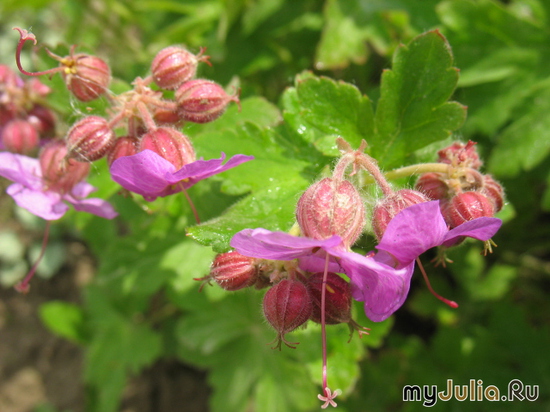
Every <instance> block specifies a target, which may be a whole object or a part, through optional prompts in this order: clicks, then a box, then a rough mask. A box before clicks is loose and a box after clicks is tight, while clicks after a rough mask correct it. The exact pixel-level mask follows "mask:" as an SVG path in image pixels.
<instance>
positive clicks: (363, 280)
mask: <svg viewBox="0 0 550 412" xmlns="http://www.w3.org/2000/svg"><path fill="white" fill-rule="evenodd" d="M329 253H330V254H332V255H333V256H337V257H339V258H340V265H341V266H342V267H343V269H344V272H345V273H346V275H347V276H348V277H349V278H350V281H351V290H352V296H353V298H354V299H355V300H357V301H359V302H365V304H364V308H365V314H366V315H367V317H368V318H369V319H370V320H372V321H373V322H382V321H383V320H385V319H387V318H388V317H390V316H391V314H392V313H393V312H395V311H396V310H397V309H399V308H400V307H401V305H403V303H404V302H405V299H406V298H407V295H408V293H409V288H410V283H411V277H412V275H413V272H414V261H413V262H412V263H410V264H409V265H407V266H404V267H402V268H399V269H397V268H394V267H392V266H389V265H388V264H386V262H391V261H393V258H392V257H391V256H387V253H386V252H384V251H381V252H378V253H377V254H376V255H373V256H363V255H360V254H358V253H354V252H347V251H343V250H331V251H329Z"/></svg>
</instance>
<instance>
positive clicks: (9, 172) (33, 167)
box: [0, 152, 42, 189]
mask: <svg viewBox="0 0 550 412" xmlns="http://www.w3.org/2000/svg"><path fill="white" fill-rule="evenodd" d="M0 176H3V177H5V178H6V179H9V180H11V181H12V182H15V183H20V184H22V185H23V186H26V187H29V188H34V189H41V188H42V171H41V170H40V163H39V162H38V159H34V158H32V157H28V156H23V155H19V154H15V153H10V152H0Z"/></svg>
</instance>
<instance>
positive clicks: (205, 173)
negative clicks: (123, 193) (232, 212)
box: [111, 149, 254, 201]
mask: <svg viewBox="0 0 550 412" xmlns="http://www.w3.org/2000/svg"><path fill="white" fill-rule="evenodd" d="M252 159H254V157H253V156H245V155H241V154H238V155H235V156H233V157H232V158H231V159H229V160H228V161H227V163H225V164H222V163H223V161H224V160H225V154H224V153H222V156H221V158H219V159H211V160H202V159H200V160H197V161H195V162H193V163H189V164H186V165H185V166H183V167H182V168H181V169H179V170H175V169H176V168H175V166H174V165H173V164H172V163H170V162H169V161H168V160H166V159H164V158H163V157H161V156H160V155H158V154H157V153H155V152H153V151H152V150H147V149H146V150H143V151H142V152H139V153H138V154H135V155H132V156H124V157H121V158H119V159H117V160H115V161H114V162H113V165H112V166H111V175H112V177H113V180H114V181H115V182H117V183H118V184H120V185H121V186H122V187H124V188H125V189H128V190H129V191H131V192H134V193H137V194H140V195H142V196H143V197H144V199H145V200H148V201H153V200H155V199H156V198H157V197H164V196H168V195H171V194H174V193H178V192H181V191H183V190H186V189H188V188H190V187H191V186H193V185H194V184H196V183H197V182H199V181H201V180H203V179H206V178H208V177H210V176H213V175H215V174H218V173H221V172H224V171H226V170H228V169H231V168H233V167H235V166H238V165H240V164H241V163H244V162H248V161H249V160H252Z"/></svg>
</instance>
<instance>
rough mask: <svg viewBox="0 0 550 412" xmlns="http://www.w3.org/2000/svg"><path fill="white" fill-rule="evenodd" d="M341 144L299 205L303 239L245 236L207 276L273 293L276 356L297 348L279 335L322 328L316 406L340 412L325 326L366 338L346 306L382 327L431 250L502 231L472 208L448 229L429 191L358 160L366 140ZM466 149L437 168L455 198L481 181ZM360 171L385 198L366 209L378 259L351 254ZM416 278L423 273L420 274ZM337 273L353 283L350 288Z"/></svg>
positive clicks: (268, 313) (447, 152)
mask: <svg viewBox="0 0 550 412" xmlns="http://www.w3.org/2000/svg"><path fill="white" fill-rule="evenodd" d="M337 143H338V145H339V147H340V150H341V151H342V156H341V158H340V160H339V161H338V163H337V164H336V166H335V168H334V171H333V174H332V176H331V177H328V178H324V179H322V180H320V181H318V182H316V183H314V184H313V185H312V186H311V187H310V188H309V189H307V190H306V191H305V193H304V194H303V195H302V196H301V198H300V199H299V201H298V204H297V209H296V221H297V224H298V226H299V229H300V230H299V233H300V236H295V235H293V234H290V233H284V232H272V231H269V230H266V229H262V228H256V229H245V230H242V231H240V232H238V233H237V234H235V235H234V237H233V238H232V240H231V246H232V247H233V248H234V249H235V250H234V251H232V252H228V253H226V254H222V255H219V256H218V257H217V258H216V260H215V262H214V264H213V266H212V272H211V274H210V276H209V278H210V279H214V280H215V281H216V282H218V284H220V286H222V287H224V288H226V289H228V290H236V289H240V288H244V287H249V286H253V285H254V286H256V287H257V288H261V287H266V286H267V287H269V290H268V291H267V293H266V294H265V297H264V302H263V307H264V314H265V317H266V319H267V321H268V322H269V323H270V324H271V325H272V326H273V328H274V329H275V330H276V331H277V345H276V347H278V348H280V347H281V342H284V343H285V344H287V345H288V346H290V347H295V346H294V345H295V344H294V343H289V342H288V341H287V340H286V339H285V338H284V335H285V334H286V333H287V332H290V331H292V330H294V329H296V328H297V327H299V326H301V325H303V324H305V323H306V322H307V320H308V319H311V320H313V321H315V322H318V323H320V324H321V327H322V336H323V355H324V356H323V359H324V367H323V393H322V394H321V395H319V399H321V400H322V401H324V404H323V408H326V407H328V406H329V405H332V406H336V404H335V402H334V397H335V396H336V394H337V392H338V391H336V392H332V391H331V390H330V389H329V387H328V385H327V376H326V335H325V325H327V324H336V323H348V324H349V325H350V327H351V328H352V330H354V329H356V330H358V331H359V333H360V335H361V334H362V333H366V332H364V331H363V330H362V329H361V328H360V327H359V326H358V325H357V324H356V323H355V322H354V321H353V320H352V319H351V311H350V308H351V306H350V305H351V298H353V299H355V300H357V301H360V302H364V309H365V313H366V315H367V317H368V318H369V319H371V320H372V321H375V322H380V321H383V320H385V319H387V318H388V317H389V316H390V315H391V314H392V313H394V312H395V311H396V310H397V309H399V307H401V306H402V305H403V303H404V301H405V299H406V297H407V295H408V292H409V288H410V282H411V278H412V275H413V272H414V269H415V263H416V262H419V260H418V258H419V256H420V255H421V254H422V253H424V252H426V251H427V250H429V249H431V248H433V247H439V246H440V247H451V246H453V245H456V244H458V243H460V242H461V241H462V240H463V239H464V238H466V237H471V238H474V239H478V240H481V241H484V242H488V241H489V240H490V239H491V237H492V236H493V235H494V234H495V233H496V232H497V231H498V229H499V228H500V226H501V221H500V219H497V218H495V217H493V216H494V213H495V212H496V210H497V208H496V207H492V208H491V209H490V210H487V211H484V213H483V214H480V213H478V212H477V205H472V206H469V207H468V206H465V208H466V209H468V208H471V209H472V210H471V211H470V213H463V214H462V216H464V219H463V220H462V221H455V222H453V224H450V223H449V222H448V220H447V219H446V217H445V214H444V211H445V210H447V209H446V208H447V207H448V206H447V205H446V203H445V200H444V199H443V198H437V200H432V199H433V194H432V193H431V192H430V191H428V190H424V189H425V188H422V189H423V190H422V191H419V190H412V189H401V190H397V191H395V190H394V189H393V188H392V187H391V186H390V184H389V183H388V181H387V179H386V177H385V176H384V175H383V174H382V173H381V171H380V170H379V168H378V166H377V164H376V161H375V160H374V159H372V158H371V157H370V156H368V155H367V154H365V153H364V149H365V147H366V143H365V142H363V143H362V145H361V147H360V148H359V149H358V150H352V149H351V147H350V146H349V144H347V142H345V141H344V140H343V139H338V141H337ZM472 148H473V144H472V143H468V144H466V145H462V144H460V143H456V144H454V145H453V146H451V147H449V148H447V149H444V150H442V151H440V152H439V154H440V161H439V163H438V164H436V165H437V167H436V168H435V170H437V172H438V173H441V172H440V170H442V169H443V168H445V170H446V171H447V172H448V175H444V174H443V173H441V178H440V181H441V182H444V183H445V184H446V185H447V186H446V187H448V188H449V189H448V190H447V192H446V193H447V196H450V195H449V193H450V191H451V189H450V188H452V187H455V189H454V190H455V191H456V192H455V193H459V192H458V186H456V181H458V182H460V183H461V185H462V186H460V187H462V188H466V187H467V186H465V185H467V184H468V182H470V179H469V176H476V177H477V176H478V175H479V176H481V177H480V179H483V175H480V173H479V171H478V170H477V169H478V168H479V166H480V163H479V159H477V161H476V160H475V156H476V155H477V154H475V151H474V150H473V149H472ZM447 160H448V162H447ZM415 168H416V170H423V171H426V170H428V168H427V167H426V165H424V167H418V165H415V167H410V168H409V169H407V170H406V171H407V172H410V171H411V170H413V169H415ZM348 169H351V172H350V173H349V175H348V172H347V170H348ZM359 170H364V171H366V172H368V173H369V174H370V175H371V177H372V179H373V180H374V181H375V182H376V184H377V185H378V187H379V189H380V191H381V193H382V197H381V198H380V199H379V201H377V202H376V203H375V205H374V207H373V209H372V211H371V215H372V222H371V227H372V230H373V232H374V235H375V237H376V238H377V240H378V244H377V246H376V250H375V251H372V252H369V253H367V254H360V253H356V252H354V251H352V250H351V247H352V246H353V245H354V243H355V242H356V241H357V239H358V238H359V236H360V235H361V234H362V233H363V232H364V231H365V230H366V214H367V213H366V208H365V204H364V201H363V196H362V195H361V193H360V192H359V190H358V189H357V188H356V186H355V185H354V184H353V183H352V180H351V176H353V175H354V174H356V173H357V172H358V171H359ZM401 172H403V171H401ZM348 176H349V178H348ZM424 176H425V174H423V175H422V176H421V177H420V182H421V181H422V179H425V177H424ZM445 176H447V177H445ZM443 179H447V180H443ZM455 180H456V181H455ZM492 182H494V180H493V181H492ZM472 184H474V183H472ZM494 185H495V187H494V188H493V190H488V189H487V186H483V185H482V186H480V189H479V190H478V191H477V192H476V193H482V194H483V195H484V196H488V198H490V195H491V193H493V192H497V193H500V194H502V189H501V188H500V185H498V183H496V182H494ZM420 187H421V185H420ZM468 189H471V187H468ZM484 190H485V191H484ZM455 196H456V195H455ZM445 199H447V198H445ZM501 201H502V198H501ZM489 211H490V213H489ZM422 273H423V275H425V273H424V271H423V270H422ZM339 274H341V275H345V276H346V277H347V278H349V283H348V282H345V281H344V279H343V278H342V277H341V276H340V275H339ZM425 279H426V281H427V283H428V287H429V288H430V290H431V291H432V293H434V295H435V296H436V297H437V298H439V299H441V300H442V301H444V302H445V303H447V304H448V305H450V306H451V307H457V306H458V305H457V304H456V303H455V302H452V301H449V300H447V299H445V298H443V297H441V296H439V295H437V294H436V293H435V292H433V290H432V289H431V286H430V284H429V282H428V280H427V277H426V276H425Z"/></svg>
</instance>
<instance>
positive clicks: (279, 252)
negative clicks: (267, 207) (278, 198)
mask: <svg viewBox="0 0 550 412" xmlns="http://www.w3.org/2000/svg"><path fill="white" fill-rule="evenodd" d="M341 243H342V239H341V238H340V236H336V235H335V236H332V237H330V238H328V239H325V240H316V239H309V238H307V237H297V236H292V235H290V234H288V233H284V232H272V231H270V230H267V229H261V228H260V229H244V230H241V231H240V232H238V233H236V234H235V235H234V236H233V238H232V239H231V247H233V248H235V249H236V250H237V252H239V253H240V254H241V255H244V256H249V257H255V258H263V259H273V260H293V259H297V258H300V257H303V256H307V255H309V254H311V253H312V252H313V250H314V249H317V248H322V249H327V248H332V247H335V246H338V245H340V244H341Z"/></svg>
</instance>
